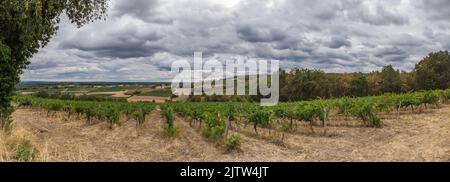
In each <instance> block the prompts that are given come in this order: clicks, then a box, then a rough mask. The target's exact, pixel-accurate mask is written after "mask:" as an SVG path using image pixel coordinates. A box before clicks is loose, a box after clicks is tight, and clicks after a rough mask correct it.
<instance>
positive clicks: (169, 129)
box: [163, 125, 181, 137]
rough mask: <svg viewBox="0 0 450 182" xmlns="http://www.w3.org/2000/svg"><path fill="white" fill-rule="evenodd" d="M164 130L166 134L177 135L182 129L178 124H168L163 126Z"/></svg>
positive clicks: (168, 135)
mask: <svg viewBox="0 0 450 182" xmlns="http://www.w3.org/2000/svg"><path fill="white" fill-rule="evenodd" d="M163 131H164V135H165V136H167V137H175V136H177V135H178V134H179V133H180V131H181V129H180V127H176V126H174V127H169V126H168V125H165V126H164V128H163Z"/></svg>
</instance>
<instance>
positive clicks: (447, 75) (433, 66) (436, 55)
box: [414, 51, 450, 90]
mask: <svg viewBox="0 0 450 182" xmlns="http://www.w3.org/2000/svg"><path fill="white" fill-rule="evenodd" d="M414 75H415V78H414V82H415V87H416V89H418V90H430V89H446V88H449V87H450V55H449V54H448V51H439V52H433V53H430V54H429V55H428V56H427V57H425V58H424V59H423V60H422V61H420V62H419V63H418V64H416V66H415V69H414Z"/></svg>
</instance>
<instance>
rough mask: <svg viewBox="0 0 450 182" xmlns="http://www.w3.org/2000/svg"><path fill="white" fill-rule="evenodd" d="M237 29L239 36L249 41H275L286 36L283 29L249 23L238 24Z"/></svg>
mask: <svg viewBox="0 0 450 182" xmlns="http://www.w3.org/2000/svg"><path fill="white" fill-rule="evenodd" d="M236 31H237V34H238V36H239V38H241V39H242V40H245V41H248V42H274V41H281V40H283V39H285V38H286V35H285V34H284V33H283V32H282V31H279V30H275V29H265V28H261V27H252V26H249V25H244V26H238V27H237V28H236Z"/></svg>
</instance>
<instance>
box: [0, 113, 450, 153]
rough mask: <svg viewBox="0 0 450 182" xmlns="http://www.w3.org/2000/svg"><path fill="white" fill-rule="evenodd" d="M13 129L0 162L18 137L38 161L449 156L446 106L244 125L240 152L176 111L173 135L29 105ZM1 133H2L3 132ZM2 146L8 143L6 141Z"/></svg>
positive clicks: (158, 124) (154, 116)
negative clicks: (290, 125)
mask: <svg viewBox="0 0 450 182" xmlns="http://www.w3.org/2000/svg"><path fill="white" fill-rule="evenodd" d="M13 116H14V120H15V122H16V128H17V129H18V130H17V131H16V132H17V133H16V134H13V135H11V136H10V137H11V138H9V137H7V136H6V135H3V134H2V135H1V136H0V137H1V141H0V160H6V161H7V160H8V158H7V157H8V156H10V153H8V151H11V150H10V148H11V143H14V141H17V140H18V139H19V138H21V137H23V136H26V137H28V138H30V139H31V141H32V142H33V144H34V145H35V146H36V147H37V148H38V149H39V151H40V152H39V157H38V158H37V159H36V160H38V161H449V160H450V133H449V132H450V117H449V116H450V107H449V106H445V107H443V108H440V109H432V110H429V111H426V112H423V113H402V114H401V115H399V116H389V115H388V116H383V117H384V118H385V119H384V126H383V128H379V129H375V128H366V127H361V126H360V124H359V123H358V122H357V121H356V120H350V121H344V120H343V118H339V117H336V118H332V120H331V121H330V123H329V126H328V127H326V128H321V127H315V132H316V133H315V134H312V133H311V131H310V129H309V127H308V125H306V124H298V128H297V129H298V130H297V131H296V132H292V133H289V134H285V138H284V140H282V141H281V140H280V139H279V135H274V134H273V133H272V134H271V135H269V132H268V131H267V130H266V129H262V128H260V129H258V131H259V132H260V133H259V135H256V134H255V133H254V131H253V128H252V127H251V126H248V127H247V128H244V127H243V126H242V127H240V128H239V129H236V130H233V131H231V133H234V134H238V135H239V136H240V138H241V141H242V145H241V147H240V150H238V151H233V152H231V153H228V152H226V150H225V149H224V148H223V147H220V146H218V145H216V144H214V143H212V142H210V141H209V140H207V139H206V138H205V137H203V136H202V134H201V130H200V129H199V127H198V126H197V125H194V126H190V125H189V123H188V122H186V121H184V120H183V119H182V118H179V117H176V121H175V123H176V125H177V126H179V127H180V128H181V132H180V134H179V135H178V136H177V137H175V138H168V137H165V136H164V134H163V125H164V121H163V120H162V118H160V116H159V111H158V110H157V111H155V112H153V113H151V115H150V116H149V117H148V118H147V121H146V122H145V123H144V125H143V126H142V128H141V129H139V136H138V135H137V132H136V128H135V123H134V121H128V122H125V123H123V125H122V126H120V127H117V128H115V129H113V130H108V129H107V125H106V123H105V122H101V123H97V124H94V125H87V124H86V123H85V122H84V120H82V119H76V118H66V117H65V115H63V114H57V115H56V116H52V117H47V116H46V115H45V114H43V113H42V112H39V111H37V110H32V109H18V110H17V111H16V112H15V113H14V115H13ZM5 137H6V138H5ZM8 146H9V147H8Z"/></svg>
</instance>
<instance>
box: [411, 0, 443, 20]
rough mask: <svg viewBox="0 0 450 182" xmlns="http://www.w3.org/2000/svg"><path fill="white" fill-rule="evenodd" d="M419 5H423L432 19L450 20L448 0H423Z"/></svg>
mask: <svg viewBox="0 0 450 182" xmlns="http://www.w3.org/2000/svg"><path fill="white" fill-rule="evenodd" d="M418 6H419V7H423V9H424V11H425V13H426V14H427V15H428V18H429V19H430V20H444V21H448V20H449V19H450V8H449V7H450V1H448V0H421V1H419V4H418Z"/></svg>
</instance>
